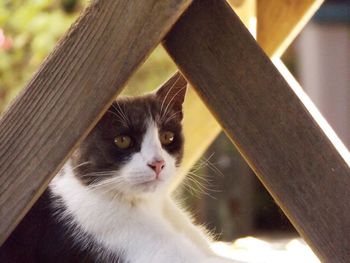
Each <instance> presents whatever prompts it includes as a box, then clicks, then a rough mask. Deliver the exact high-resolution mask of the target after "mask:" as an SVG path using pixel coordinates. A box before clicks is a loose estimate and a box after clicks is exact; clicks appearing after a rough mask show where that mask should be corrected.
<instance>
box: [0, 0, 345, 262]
mask: <svg viewBox="0 0 350 263" xmlns="http://www.w3.org/2000/svg"><path fill="white" fill-rule="evenodd" d="M230 2H231V4H232V6H233V7H235V8H238V9H237V10H239V8H240V7H242V5H244V3H246V2H249V3H252V4H254V5H255V4H257V6H256V10H257V23H258V31H257V33H258V34H257V35H258V37H257V39H258V42H259V41H260V45H261V47H262V48H263V49H266V52H267V54H268V55H270V56H272V55H276V54H277V55H278V54H281V53H282V52H283V49H284V48H285V47H286V44H288V42H290V39H291V38H292V37H293V36H295V35H296V33H297V32H298V30H300V29H301V27H302V25H303V24H304V23H305V22H306V20H307V18H308V17H310V15H311V14H312V12H313V11H315V10H316V7H317V6H318V5H319V4H320V3H321V1H314V0H307V1H304V0H303V1H302V0H295V1H268V0H261V1H260V0H259V1H257V2H255V1H252V0H249V1H248V0H247V1H246V2H244V1H243V0H242V1H239V0H235V1H233V0H232V1H230ZM248 8H249V4H248ZM276 10H277V11H276ZM248 14H249V12H248ZM249 15H250V16H251V15H253V16H254V14H251V13H250V14H249ZM242 20H245V19H242ZM246 21H249V19H246ZM162 41H163V45H164V46H165V48H166V49H167V51H168V52H169V54H170V56H171V57H172V58H173V59H174V61H175V62H176V64H177V65H178V67H179V68H180V70H181V72H182V73H183V74H184V75H185V77H186V78H187V79H188V81H189V82H190V83H191V84H192V85H193V87H194V88H195V90H196V91H197V93H198V95H199V97H200V98H201V99H202V100H203V101H204V103H205V104H206V105H207V107H208V108H209V109H210V111H211V113H212V114H213V115H214V116H215V118H216V119H217V121H218V122H219V123H220V125H221V126H222V127H223V128H224V130H225V132H226V133H227V135H228V136H229V137H230V139H231V140H232V142H233V143H234V144H235V145H236V146H237V148H238V149H239V151H240V152H241V154H242V155H243V157H244V158H245V159H246V161H247V162H248V163H249V165H250V166H251V167H252V168H253V170H254V171H255V172H256V174H257V175H258V177H259V178H260V180H261V181H262V182H263V184H264V185H265V187H266V188H267V189H268V191H269V192H270V193H271V195H272V196H273V197H274V199H275V200H276V202H277V203H278V204H279V206H280V207H281V208H282V209H283V211H284V212H285V213H286V215H287V216H288V218H289V219H290V220H291V222H292V223H293V225H294V226H295V227H296V229H297V230H298V231H299V233H300V234H301V235H302V236H303V237H304V238H305V240H306V241H307V242H308V244H309V245H310V246H311V248H312V249H313V250H314V252H315V253H316V254H317V255H318V256H319V258H320V259H321V260H322V261H323V262H347V261H348V259H349V258H350V249H349V248H350V235H349V234H347V233H349V231H350V202H348V200H350V191H349V189H350V169H349V165H348V163H347V162H346V161H348V160H344V159H343V158H342V156H341V155H340V154H339V153H338V151H337V150H336V149H335V147H334V146H333V145H332V143H331V142H330V141H329V139H328V138H327V136H326V135H325V134H324V133H323V131H322V129H321V128H320V127H319V126H318V125H317V123H316V122H315V120H314V119H313V118H312V116H311V115H310V114H309V112H308V110H307V109H306V108H305V106H304V105H303V104H302V103H301V101H300V100H299V99H298V97H297V96H296V95H295V94H294V92H293V91H292V90H291V89H290V87H289V86H288V84H287V83H286V82H285V80H284V79H283V77H282V76H281V75H280V74H279V72H278V71H277V70H276V68H275V67H274V66H273V64H272V63H271V61H270V59H269V58H268V57H267V56H266V55H265V53H264V52H263V50H262V48H261V47H260V46H259V45H258V44H257V42H256V41H255V40H254V38H253V37H252V36H251V34H250V33H249V31H248V30H247V29H246V28H245V27H244V25H243V24H242V22H241V20H240V19H239V18H238V16H237V15H236V14H235V13H234V12H233V11H232V9H231V7H230V6H229V5H228V4H227V3H226V2H225V1H224V0H194V1H191V0H163V1H158V0H148V1H137V0H119V1H114V0H96V1H93V3H92V5H91V6H90V7H89V8H88V9H87V10H86V11H85V12H84V14H83V15H82V16H81V18H80V19H79V20H78V21H77V23H76V24H75V25H74V26H73V27H72V28H71V29H70V31H69V33H68V34H67V35H66V36H65V37H64V38H63V39H62V40H61V41H60V43H59V44H58V46H57V47H56V49H55V50H54V51H53V52H52V54H51V55H50V56H49V57H48V59H47V60H46V61H45V62H44V64H43V65H42V67H41V69H40V70H39V71H38V72H37V73H36V75H35V76H34V77H33V79H32V80H31V81H30V82H29V84H28V85H27V87H26V88H25V90H24V91H23V92H22V93H21V95H20V96H18V98H17V99H16V100H15V101H14V103H13V104H12V106H11V107H10V108H9V109H8V110H7V112H6V113H5V114H4V115H3V116H2V118H1V120H0V222H1V225H0V243H2V242H3V241H4V240H5V239H6V237H7V236H8V235H9V234H10V232H11V231H12V230H13V229H14V228H15V226H16V224H18V222H19V221H20V220H21V218H22V217H23V215H24V214H25V213H26V211H28V209H29V208H30V207H31V205H32V204H33V203H34V202H35V200H36V199H37V198H38V196H39V195H40V194H41V193H42V192H43V191H44V189H45V187H46V186H47V184H48V182H49V181H50V180H51V178H52V177H53V176H54V175H55V174H56V173H57V171H58V170H59V169H60V167H61V166H62V165H63V164H64V162H65V161H66V160H67V158H68V157H69V155H70V154H71V153H72V151H73V150H74V149H75V148H76V147H77V145H78V144H79V143H80V142H81V141H82V140H83V139H84V137H85V136H86V134H87V133H88V132H89V131H90V130H91V128H92V127H93V125H94V124H95V123H96V122H97V121H98V119H99V117H100V116H101V115H102V114H103V113H104V111H105V110H106V109H107V108H108V106H109V105H110V103H111V102H112V100H113V99H114V98H115V97H116V96H117V95H118V94H119V92H120V91H121V90H122V88H123V86H124V85H125V83H126V82H127V80H128V79H129V78H130V76H131V75H132V73H133V72H134V71H135V69H136V68H137V67H138V66H139V65H140V64H141V63H142V62H143V61H144V60H145V59H146V57H147V56H148V55H149V54H150V52H151V51H152V50H153V49H154V48H155V47H156V45H158V44H159V43H160V42H162ZM190 99H191V98H190ZM192 99H193V101H192V103H196V100H198V98H197V97H196V96H194V95H192ZM190 114H191V113H190ZM211 120H212V119H211V117H210V116H209V117H208V121H209V122H210V121H211ZM213 123H215V122H213ZM215 125H217V124H214V126H215ZM215 127H216V128H212V127H211V128H210V129H207V130H205V132H203V133H202V134H198V135H197V141H200V142H202V144H203V145H208V144H209V143H210V142H211V141H212V140H213V138H215V136H216V134H217V133H218V132H219V126H215ZM198 138H199V139H198ZM196 148H197V149H199V151H198V152H197V153H194V154H195V156H199V155H200V153H201V151H203V150H204V149H205V147H196Z"/></svg>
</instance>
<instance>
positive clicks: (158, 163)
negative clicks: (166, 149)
mask: <svg viewBox="0 0 350 263" xmlns="http://www.w3.org/2000/svg"><path fill="white" fill-rule="evenodd" d="M147 165H148V166H149V167H150V168H151V169H152V170H153V171H155V172H156V177H157V178H158V177H159V174H160V172H161V171H162V170H163V168H164V166H165V161H164V160H155V161H152V162H149V163H147Z"/></svg>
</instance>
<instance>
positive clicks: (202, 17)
mask: <svg viewBox="0 0 350 263" xmlns="http://www.w3.org/2000/svg"><path fill="white" fill-rule="evenodd" d="M184 43H186V44H184ZM164 45H165V47H166V49H167V50H168V52H169V54H170V55H171V56H172V57H173V59H174V61H175V62H176V64H177V65H178V66H179V68H180V69H181V71H182V72H183V73H184V75H185V76H186V78H187V79H188V80H189V81H190V82H191V83H192V85H193V86H194V87H195V88H196V90H197V92H198V94H199V95H200V97H201V98H202V99H203V101H204V102H205V103H206V104H207V106H208V107H209V109H210V110H211V112H212V113H213V115H214V116H215V117H216V118H217V120H218V121H219V122H220V124H221V125H222V126H223V128H224V130H225V132H226V133H227V135H228V136H229V137H230V139H231V140H232V142H233V143H234V144H235V145H236V146H237V148H238V149H239V151H240V152H241V154H242V156H243V157H244V158H245V159H246V160H247V162H248V163H249V165H250V166H251V167H252V168H253V170H254V171H255V173H256V174H257V175H258V177H259V178H260V180H261V181H262V182H263V184H264V185H265V187H266V188H267V189H268V191H269V192H270V193H271V195H272V196H273V198H274V199H275V200H276V202H277V203H278V205H279V206H280V207H281V208H282V209H283V211H284V212H285V214H286V215H287V216H288V217H289V219H290V220H291V222H292V223H293V225H294V226H295V227H296V229H297V230H298V231H299V233H300V234H301V235H302V236H303V237H304V238H305V240H306V241H307V242H308V244H309V245H310V246H311V248H312V249H313V250H314V252H315V253H316V254H317V255H318V256H319V257H320V259H321V260H322V262H344V263H345V262H347V261H348V259H349V258H350V250H349V247H350V235H347V233H348V230H349V229H350V202H349V201H348V200H350V191H349V189H350V169H349V166H348V165H347V164H346V162H345V160H344V159H343V158H342V157H341V156H340V155H339V153H338V152H337V151H336V149H335V148H334V146H333V145H332V144H331V143H330V141H329V139H328V138H327V137H326V136H325V134H324V133H323V131H322V130H321V129H320V127H319V126H318V125H317V123H316V122H315V120H314V119H313V118H312V117H311V115H310V114H309V112H308V110H307V109H306V108H305V106H304V105H303V104H302V103H301V102H300V100H299V99H298V98H297V96H296V95H295V93H294V92H293V91H292V90H291V89H290V87H289V86H288V84H287V83H286V82H285V80H284V79H283V77H282V76H281V75H280V74H279V73H278V71H277V70H276V68H275V67H274V66H273V65H272V63H271V61H270V59H269V58H268V57H267V56H266V55H265V53H264V52H263V51H262V50H261V48H260V47H259V46H258V45H257V44H256V42H255V40H254V38H253V37H252V36H251V35H250V33H249V32H248V31H247V30H246V28H245V27H244V26H243V25H242V23H241V22H240V20H239V18H238V17H237V16H236V15H235V14H234V12H232V10H231V8H230V7H229V6H228V5H227V3H226V2H225V1H222V0H198V1H195V2H194V3H193V4H192V5H191V6H190V8H189V9H188V10H187V11H186V12H185V14H184V15H183V16H182V17H181V18H180V20H179V21H178V22H177V23H176V25H175V26H174V27H173V28H172V30H171V32H170V33H169V34H168V35H167V37H166V39H165V41H164Z"/></svg>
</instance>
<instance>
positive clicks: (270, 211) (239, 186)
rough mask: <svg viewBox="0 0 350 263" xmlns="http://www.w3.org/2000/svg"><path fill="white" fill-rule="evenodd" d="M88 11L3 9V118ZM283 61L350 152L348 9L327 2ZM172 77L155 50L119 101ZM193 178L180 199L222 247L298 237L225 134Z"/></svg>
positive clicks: (70, 1)
mask: <svg viewBox="0 0 350 263" xmlns="http://www.w3.org/2000/svg"><path fill="white" fill-rule="evenodd" d="M87 4H88V1H87V0H31V1H25V0H2V1H0V112H2V111H4V110H5V109H6V107H7V106H8V104H9V103H10V101H11V100H12V99H13V98H14V97H15V96H16V95H17V94H18V93H19V92H20V91H21V89H22V88H23V87H24V86H25V84H26V82H27V81H28V80H29V79H30V77H31V76H32V75H33V74H34V73H35V71H36V70H37V69H38V67H39V65H40V64H41V63H42V61H43V60H44V59H45V57H46V56H47V55H48V53H49V52H50V51H51V50H52V49H53V47H54V46H55V44H56V43H57V41H58V40H59V39H60V37H61V36H62V35H63V34H64V32H65V31H66V30H67V29H68V28H69V26H70V25H71V24H72V23H73V21H74V20H75V19H76V18H77V16H78V15H79V13H80V12H81V11H82V10H83V8H84V7H85V6H86V5H87ZM258 30H259V29H258ZM282 60H283V61H284V63H285V64H286V65H287V67H288V68H289V70H290V71H291V72H292V73H293V75H294V76H295V77H296V79H297V80H298V81H299V83H300V84H301V86H302V87H303V88H304V89H305V91H306V92H307V94H308V95H309V96H310V98H311V99H312V100H313V102H314V103H315V104H316V106H317V107H318V108H319V110H320V111H321V113H322V114H323V116H324V117H325V118H326V119H327V121H328V122H329V123H330V125H331V126H332V127H333V129H334V130H335V131H336V133H337V134H338V135H339V137H340V138H341V140H342V141H343V142H344V144H345V145H346V146H347V147H348V148H349V147H350V132H349V130H350V103H349V101H350V1H349V0H333V1H331V0H326V1H325V3H324V4H323V5H322V6H321V8H320V9H319V11H318V12H317V13H316V15H315V16H314V17H313V18H312V20H311V21H310V22H309V23H308V25H307V26H306V27H305V28H304V30H303V31H302V33H301V34H300V35H299V36H298V37H297V38H296V40H295V41H294V42H293V43H292V45H291V46H290V47H289V48H288V50H287V51H286V52H285V54H284V55H283V57H282ZM175 71H176V66H175V65H174V64H173V62H172V61H171V60H170V58H169V57H168V56H167V54H166V52H165V51H164V50H163V49H162V47H158V48H156V50H155V51H154V52H153V53H152V55H151V56H150V57H149V59H148V60H147V61H146V63H145V64H144V65H143V66H142V67H141V68H140V69H139V70H138V72H137V73H136V74H135V75H134V76H133V77H132V79H131V80H130V81H129V83H128V85H127V88H126V89H125V90H124V93H125V94H135V93H143V92H145V91H149V90H152V89H154V88H156V87H157V86H158V85H160V84H161V83H162V82H163V81H165V80H166V79H167V78H168V77H169V76H170V75H171V74H172V73H173V72H175ZM185 115H186V113H185ZM194 136H195V135H194ZM191 173H194V174H196V175H199V176H198V177H197V176H194V177H195V178H197V179H196V181H195V182H193V181H185V187H181V188H180V189H179V193H180V194H181V198H182V200H184V202H185V203H186V205H187V206H188V207H189V210H190V211H192V212H193V213H194V215H195V219H196V221H197V222H199V223H203V224H205V225H207V226H208V228H209V229H212V231H213V233H214V234H215V235H216V236H218V237H219V239H220V240H223V241H232V240H235V239H237V238H240V237H245V236H254V237H259V238H264V240H269V239H274V238H278V239H284V238H290V237H296V236H297V233H296V231H295V230H294V228H293V226H292V225H291V224H290V223H289V221H288V219H287V218H286V217H285V216H284V214H283V212H282V211H281V210H280V209H279V208H278V206H277V205H276V204H275V202H274V201H273V200H272V198H271V197H270V195H269V194H268V193H267V192H266V190H265V188H264V187H263V186H262V185H261V183H260V182H259V181H258V179H257V178H256V177H255V175H254V173H253V172H252V171H251V170H250V169H249V167H248V166H247V165H246V163H245V162H244V160H242V158H241V157H240V155H239V154H238V152H237V151H236V150H235V148H234V147H233V146H232V144H231V143H230V142H229V140H228V139H227V138H226V136H225V135H224V134H223V133H221V134H220V135H219V136H218V138H217V139H216V140H215V142H214V143H213V144H212V145H211V146H210V147H209V149H208V150H207V152H206V153H205V155H204V156H203V157H202V158H201V159H200V160H199V162H198V163H197V164H196V165H195V166H194V168H193V169H192V172H191ZM260 245H261V244H260ZM305 262H306V261H305ZM310 262H311V261H310ZM315 262H316V261H315Z"/></svg>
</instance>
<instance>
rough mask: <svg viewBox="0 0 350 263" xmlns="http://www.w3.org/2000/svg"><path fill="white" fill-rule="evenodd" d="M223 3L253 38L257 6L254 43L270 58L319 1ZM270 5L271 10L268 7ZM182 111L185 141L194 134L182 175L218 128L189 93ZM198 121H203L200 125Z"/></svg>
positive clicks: (297, 28) (250, 0) (203, 107)
mask: <svg viewBox="0 0 350 263" xmlns="http://www.w3.org/2000/svg"><path fill="white" fill-rule="evenodd" d="M227 2H228V3H230V5H231V7H232V8H233V9H234V11H235V12H236V14H238V16H239V17H240V19H241V21H242V22H243V23H244V24H245V25H246V26H247V27H248V28H249V29H250V31H251V33H252V34H253V35H254V34H255V30H256V25H255V24H254V22H255V20H256V5H258V6H259V10H260V11H259V14H258V40H257V41H258V43H259V45H260V46H261V47H262V49H264V51H265V52H268V53H267V54H268V55H269V57H270V58H271V57H272V56H277V55H281V54H282V53H283V52H284V50H285V49H286V48H287V46H288V45H289V44H290V43H291V42H292V40H293V39H294V38H295V37H296V35H297V33H299V31H300V30H301V29H302V27H303V26H304V25H305V24H306V23H307V21H308V19H310V18H311V16H312V14H313V13H314V12H316V10H317V7H318V6H319V5H320V4H321V2H323V1H322V0H312V1H311V0H307V1H301V0H300V1H299V0H298V1H294V2H293V3H290V1H260V0H259V1H254V0H244V1H241V0H239V1H237V0H228V1H227ZM256 2H257V3H256ZM270 5H274V6H271V7H270ZM288 7H290V9H289V10H287V8H288ZM269 8H271V10H270V9H269ZM278 8H282V9H283V12H284V13H286V14H285V15H284V16H281V15H280V13H278V12H277V11H276V10H278ZM270 28H273V30H270ZM276 39H278V40H276ZM185 108H186V109H185V110H186V114H185V120H184V127H185V135H187V134H188V135H187V136H186V137H189V136H192V137H191V138H193V134H195V137H194V139H193V140H190V141H187V143H186V148H185V156H184V157H185V158H184V163H183V168H184V172H183V173H182V174H183V175H184V174H185V172H186V171H188V170H189V169H190V168H191V167H192V166H193V164H194V163H195V162H196V161H197V160H198V159H199V158H200V157H201V156H202V155H203V153H204V151H205V150H206V149H207V148H208V146H209V145H210V144H211V143H212V142H213V140H214V139H215V138H216V137H217V135H218V134H219V132H220V131H221V128H220V125H219V124H218V123H217V122H216V121H215V119H214V118H213V116H212V115H211V114H210V113H209V112H208V110H207V109H206V108H205V105H204V104H203V103H202V101H200V99H199V98H198V95H197V94H193V92H192V90H191V89H190V90H189V92H188V94H187V100H186V102H185ZM198 116H200V118H199V117H198ZM202 120H205V121H204V122H203V121H202ZM199 126H205V127H210V129H205V127H203V129H202V130H199V129H198V127H199ZM177 178H178V179H179V180H178V182H177V184H175V186H177V185H178V183H179V182H181V181H182V177H181V176H178V177H177Z"/></svg>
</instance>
